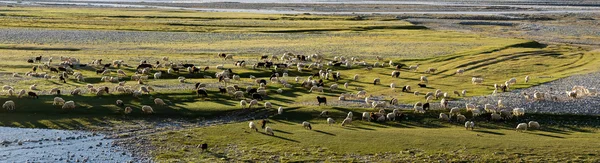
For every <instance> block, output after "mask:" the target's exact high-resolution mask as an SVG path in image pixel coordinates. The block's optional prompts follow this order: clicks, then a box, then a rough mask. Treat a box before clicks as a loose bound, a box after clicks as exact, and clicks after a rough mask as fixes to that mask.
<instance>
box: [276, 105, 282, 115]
mask: <svg viewBox="0 0 600 163" xmlns="http://www.w3.org/2000/svg"><path fill="white" fill-rule="evenodd" d="M277 114H279V115H281V114H283V107H281V106H280V107H279V108H277Z"/></svg>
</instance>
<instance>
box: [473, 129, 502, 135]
mask: <svg viewBox="0 0 600 163" xmlns="http://www.w3.org/2000/svg"><path fill="white" fill-rule="evenodd" d="M473 131H474V132H480V133H486V134H493V135H506V134H503V133H499V132H494V131H488V130H473Z"/></svg>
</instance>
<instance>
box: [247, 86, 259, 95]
mask: <svg viewBox="0 0 600 163" xmlns="http://www.w3.org/2000/svg"><path fill="white" fill-rule="evenodd" d="M256 91H258V90H257V89H256V88H252V89H249V90H247V92H248V94H249V95H251V94H253V93H256Z"/></svg>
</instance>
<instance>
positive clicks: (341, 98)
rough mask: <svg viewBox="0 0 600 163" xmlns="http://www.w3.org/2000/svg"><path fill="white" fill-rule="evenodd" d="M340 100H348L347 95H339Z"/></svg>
mask: <svg viewBox="0 0 600 163" xmlns="http://www.w3.org/2000/svg"><path fill="white" fill-rule="evenodd" d="M338 100H339V101H346V96H344V95H343V94H342V95H340V97H338Z"/></svg>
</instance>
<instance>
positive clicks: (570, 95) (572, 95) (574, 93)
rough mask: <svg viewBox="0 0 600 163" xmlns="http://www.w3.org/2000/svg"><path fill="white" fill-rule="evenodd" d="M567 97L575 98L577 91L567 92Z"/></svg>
mask: <svg viewBox="0 0 600 163" xmlns="http://www.w3.org/2000/svg"><path fill="white" fill-rule="evenodd" d="M567 96H569V97H571V98H573V99H574V98H577V91H567Z"/></svg>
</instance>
